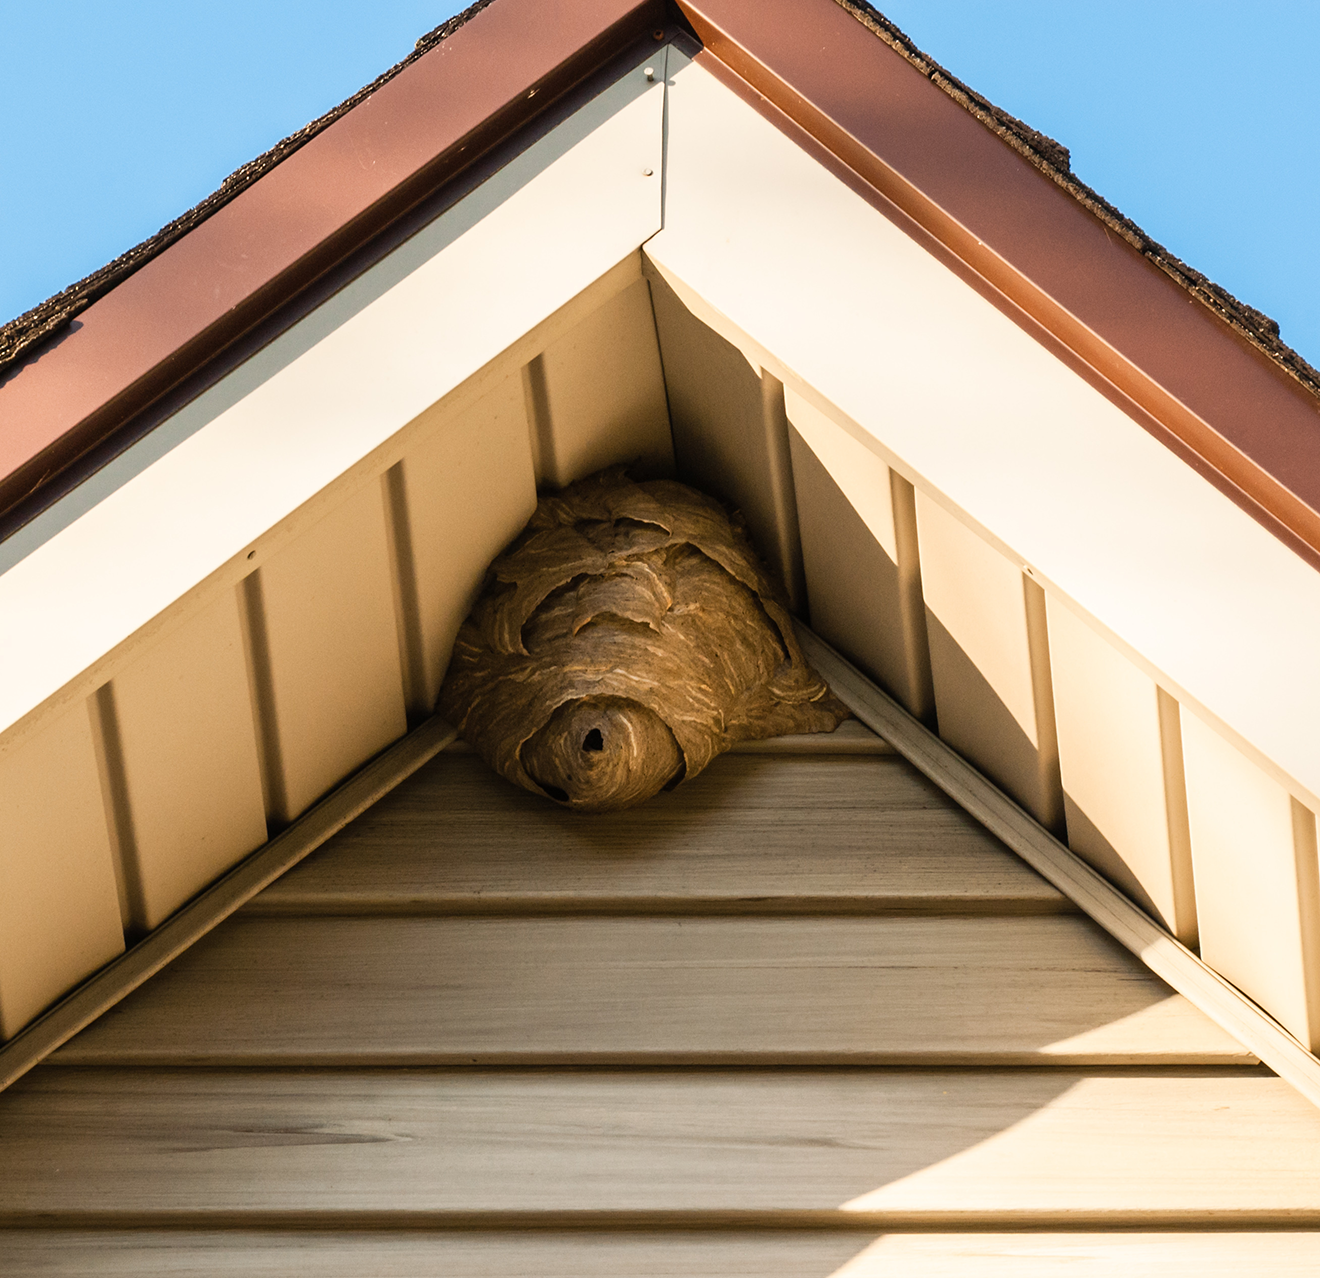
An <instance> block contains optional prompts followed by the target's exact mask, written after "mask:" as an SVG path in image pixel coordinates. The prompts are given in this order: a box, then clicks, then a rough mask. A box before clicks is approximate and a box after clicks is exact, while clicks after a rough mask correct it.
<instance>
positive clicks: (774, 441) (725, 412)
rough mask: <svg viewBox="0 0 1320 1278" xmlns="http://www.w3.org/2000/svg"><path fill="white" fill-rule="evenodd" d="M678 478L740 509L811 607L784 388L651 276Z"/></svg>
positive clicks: (793, 596)
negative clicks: (806, 593) (803, 582)
mask: <svg viewBox="0 0 1320 1278" xmlns="http://www.w3.org/2000/svg"><path fill="white" fill-rule="evenodd" d="M648 279H649V282H650V287H651V296H652V299H653V303H654V311H655V327H656V331H657V333H658V335H659V341H660V355H661V359H662V361H663V364H664V380H665V387H666V389H667V392H668V397H669V413H670V419H671V422H672V428H673V447H674V457H675V462H676V464H677V467H678V473H679V476H680V477H681V478H682V479H684V480H686V481H687V482H688V483H691V484H695V485H696V486H697V487H698V488H701V489H704V490H705V491H706V492H710V493H713V494H715V496H717V497H719V498H720V499H721V500H723V501H726V502H728V503H730V504H731V505H733V506H736V507H737V508H738V509H739V510H740V511H742V514H743V518H744V519H745V520H746V522H747V530H748V532H749V533H750V534H751V537H752V541H753V542H754V543H755V545H756V548H757V550H758V551H760V553H761V555H762V557H763V558H764V559H765V561H766V562H767V563H768V564H769V565H770V566H771V567H772V568H773V569H774V570H775V571H776V572H777V573H778V575H779V578H780V580H781V581H783V582H784V584H785V586H786V588H787V590H788V595H789V600H790V602H791V604H792V605H793V607H794V609H795V610H797V611H801V608H802V604H803V590H802V585H801V578H802V552H801V548H800V546H799V544H798V528H797V511H796V509H795V506H794V504H793V503H794V502H795V495H794V493H793V477H792V469H791V468H792V460H791V457H790V455H789V448H788V438H787V436H788V422H787V419H786V417H785V415H784V400H783V387H782V385H781V384H780V383H779V382H778V381H777V380H775V379H773V378H771V379H770V381H769V382H767V381H766V379H765V378H764V377H763V376H762V371H761V368H760V365H759V364H758V363H757V362H756V361H755V360H754V359H749V357H748V356H747V355H746V353H745V352H743V351H741V350H739V348H738V347H736V346H734V345H732V344H731V343H730V342H728V341H726V340H725V339H724V338H723V337H721V336H720V335H719V334H718V333H716V332H714V331H713V330H712V329H711V328H710V327H708V326H707V325H706V324H703V323H702V322H701V321H700V320H698V319H697V318H696V317H695V316H693V315H692V313H691V312H690V311H689V310H688V309H687V307H686V306H684V305H683V303H682V301H680V300H679V298H678V297H676V296H675V295H674V293H673V291H672V290H671V289H670V288H669V286H668V285H667V284H666V283H665V281H664V280H663V279H662V278H660V277H659V276H658V275H655V274H654V273H648Z"/></svg>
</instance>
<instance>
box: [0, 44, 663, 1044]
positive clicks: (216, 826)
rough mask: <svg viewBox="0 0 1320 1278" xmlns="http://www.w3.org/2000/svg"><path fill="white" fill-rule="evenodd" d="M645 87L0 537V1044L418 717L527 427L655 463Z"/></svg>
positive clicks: (650, 150) (652, 96)
mask: <svg viewBox="0 0 1320 1278" xmlns="http://www.w3.org/2000/svg"><path fill="white" fill-rule="evenodd" d="M654 60H655V55H654V54H652V55H651V56H650V57H649V58H648V59H647V62H648V63H651V62H653V61H654ZM663 94H664V90H663V76H662V77H661V78H660V81H658V82H655V81H652V80H651V79H648V78H647V77H645V76H644V74H643V65H642V64H639V65H638V66H637V67H635V68H633V69H631V70H629V71H627V72H625V73H624V74H623V75H622V76H621V77H620V79H619V80H618V81H616V83H615V84H614V85H612V86H610V87H608V88H607V89H605V90H604V91H603V92H602V93H601V94H600V95H598V96H597V97H596V98H594V99H592V100H591V101H590V102H588V103H587V104H585V105H584V106H583V107H582V108H581V109H580V110H579V111H578V112H577V113H576V114H575V115H574V116H572V117H570V118H569V119H568V120H566V121H565V122H563V123H562V124H560V125H558V126H556V128H554V129H552V130H550V132H549V133H548V134H547V135H546V136H545V137H544V138H542V139H541V140H540V141H538V142H536V143H534V144H533V145H532V147H530V148H529V149H528V150H527V151H525V152H523V153H522V154H521V155H519V156H518V157H517V158H516V159H514V160H513V161H512V162H511V163H509V164H508V165H506V166H505V167H504V168H502V169H500V170H499V171H498V172H497V173H496V174H495V175H494V176H493V177H492V178H490V179H489V180H488V181H487V182H486V183H484V184H483V185H482V186H480V187H478V188H477V189H476V190H475V191H474V192H473V193H472V195H470V196H468V197H465V199H463V200H461V201H459V202H458V204H456V205H455V206H453V207H452V208H450V209H448V210H446V211H445V212H443V213H442V214H441V215H440V216H439V217H438V218H437V219H436V220H435V222H434V223H432V224H431V225H430V226H428V227H426V228H424V229H423V230H422V231H421V232H419V233H418V234H417V235H415V236H413V237H412V238H411V239H410V240H408V241H406V242H405V243H404V244H403V245H401V246H400V247H399V248H398V249H396V250H394V251H393V252H392V253H391V254H390V255H388V256H387V257H385V258H384V259H382V260H381V261H380V262H378V263H377V264H376V265H374V266H372V267H370V268H369V269H368V270H367V271H366V272H365V274H364V275H363V276H361V277H360V278H359V279H358V280H355V281H354V282H353V283H352V284H350V285H349V286H348V287H346V288H345V289H343V290H341V291H340V292H339V293H337V294H336V295H335V296H334V297H333V298H331V299H330V300H329V301H328V302H326V303H325V304H324V305H323V306H322V307H321V308H320V309H319V310H317V311H315V312H313V313H312V314H311V315H309V316H308V317H307V318H306V319H304V320H302V321H300V322H299V323H297V324H295V325H294V326H293V327H292V328H291V329H289V330H288V331H286V332H285V333H283V334H281V335H280V336H279V337H277V338H276V339H275V340H274V341H273V342H272V343H271V345H270V346H269V347H267V348H266V349H265V350H263V351H262V352H260V353H259V354H258V355H256V356H254V357H253V359H252V360H250V361H249V362H248V363H247V364H245V365H243V366H242V367H241V368H239V369H238V370H236V371H235V372H234V373H233V374H230V375H229V376H228V377H227V378H225V379H223V380H222V381H221V382H220V383H218V384H217V385H216V386H215V387H213V388H212V389H211V390H209V391H207V392H205V393H203V394H202V395H201V396H200V397H199V398H198V399H197V400H195V401H193V402H192V403H191V404H190V405H189V406H188V407H187V408H186V409H184V410H183V411H182V412H181V413H180V414H179V415H178V417H177V418H174V419H170V421H168V422H166V423H164V424H163V426H162V427H161V428H159V429H158V431H157V432H155V433H154V434H153V435H151V436H148V437H147V438H146V439H145V440H144V441H142V443H141V444H140V445H135V446H133V447H132V448H130V449H129V450H128V452H127V453H125V454H124V456H123V457H121V458H120V459H118V460H117V461H116V462H115V463H113V464H112V465H111V466H110V467H107V468H106V470H105V472H103V473H102V474H100V475H98V476H97V477H96V478H95V479H94V480H93V481H91V483H92V488H93V489H95V492H94V493H92V496H91V497H90V498H89V497H87V495H86V494H78V495H76V496H77V502H76V503H75V505H76V509H74V508H73V507H70V510H69V512H68V513H66V512H65V511H64V510H63V509H62V508H52V510H51V511H50V512H48V513H47V514H46V515H44V516H42V517H41V519H39V520H38V521H37V523H36V524H35V525H34V526H33V527H32V528H30V529H26V530H24V532H23V534H22V538H21V539H22V540H23V546H22V547H21V548H20V550H19V551H16V552H15V553H14V554H13V555H12V556H11V558H10V560H9V566H8V568H7V571H5V572H4V573H3V574H0V611H3V612H4V613H5V615H6V617H7V618H11V619H13V624H12V625H10V626H9V627H7V628H6V629H5V631H4V633H3V635H0V662H2V663H3V664H5V665H6V668H9V669H11V670H21V671H23V673H24V678H23V679H22V680H17V679H15V680H10V681H8V682H7V683H6V684H5V685H4V688H3V689H0V691H2V692H3V694H4V695H3V696H0V875H2V876H3V879H2V881H0V886H2V887H3V900H2V901H0V914H3V918H2V919H0V923H2V924H3V932H2V934H0V1034H2V1035H3V1036H4V1037H10V1036H12V1035H13V1034H14V1033H16V1032H17V1031H18V1030H19V1029H21V1028H22V1026H23V1025H24V1024H26V1023H27V1022H28V1021H30V1020H31V1019H32V1017H33V1016H34V1015H36V1014H38V1013H39V1012H40V1011H41V1010H42V1009H43V1008H44V1007H46V1006H48V1005H49V1004H50V1003H51V1002H52V1001H53V1000H55V999H57V998H58V997H59V996H60V995H61V994H63V993H64V992H65V991H66V990H68V989H69V988H70V987H71V986H73V985H74V984H76V983H77V982H78V981H80V980H81V979H83V978H84V977H86V976H88V975H90V974H91V973H92V972H94V971H95V970H96V969H97V968H99V967H100V966H102V965H103V964H104V963H106V962H107V961H108V960H110V959H111V958H113V957H114V956H115V955H116V954H117V953H119V952H121V951H122V950H123V948H124V929H125V928H127V929H129V930H130V932H138V931H140V930H142V929H145V928H150V927H152V926H154V925H155V924H157V923H159V922H160V921H161V920H162V919H163V918H164V917H165V916H167V915H168V914H169V913H170V912H171V911H172V910H173V909H175V908H177V906H178V905H179V904H181V903H182V902H183V901H184V900H186V899H188V898H189V897H190V896H192V895H194V894H195V893H196V892H197V891H199V890H200V889H202V888H203V887H205V886H206V884H207V883H208V882H209V881H211V880H212V879H214V878H215V877H216V876H217V875H218V874H219V873H222V872H223V871H224V870H225V869H227V868H228V866H229V865H231V864H233V863H234V862H235V861H237V860H238V859H240V858H241V857H242V856H244V855H245V854H246V853H247V852H250V851H252V850H253V848H254V847H255V846H256V845H257V844H259V843H260V842H261V841H262V840H263V839H264V838H265V837H266V821H267V820H268V819H269V820H270V822H272V824H273V825H274V826H279V825H281V824H283V823H285V822H287V821H290V820H292V819H294V818H295V817H296V816H297V815H298V814H299V813H300V812H301V811H303V810H305V809H306V807H307V806H308V805H309V804H311V803H313V802H315V801H316V799H317V798H318V797H319V796H320V795H321V794H323V793H324V792H325V791H326V790H327V789H328V788H330V787H332V786H333V785H335V784H336V783H337V782H338V781H340V780H341V779H342V778H343V777H344V775H345V774H346V773H347V772H350V771H352V770H353V769H354V768H356V767H357V766H359V765H360V764H361V763H363V762H364V761H365V760H366V759H368V758H369V757H370V756H371V755H373V754H374V753H376V752H377V751H379V750H380V749H381V748H382V747H384V746H386V745H388V744H389V742H390V741H391V740H393V739H395V738H397V737H398V736H399V735H401V734H402V733H403V732H404V730H405V728H406V725H407V717H408V715H409V714H411V715H412V716H413V717H414V719H416V718H418V717H420V716H422V715H424V714H425V713H426V712H428V711H429V709H430V706H431V705H432V704H433V701H434V696H435V693H436V691H437V689H438V687H439V683H440V680H441V679H442V677H443V672H444V666H445V662H446V661H447V658H448V652H449V649H450V647H451V646H452V642H453V636H454V632H455V631H456V629H457V626H458V624H459V622H460V621H461V619H462V617H463V616H464V615H465V614H466V612H467V610H468V608H469V607H470V605H471V601H472V596H473V593H474V591H475V589H476V588H477V587H478V586H479V584H480V581H481V578H482V574H483V573H484V570H485V567H486V565H487V563H488V562H489V560H490V559H491V557H492V556H493V555H494V554H495V553H497V552H498V551H499V550H500V549H501V548H502V547H503V545H504V544H506V543H507V541H508V540H509V539H510V538H511V537H512V536H513V535H514V534H516V532H517V531H518V529H519V528H520V527H521V526H522V524H523V523H524V522H525V521H526V518H527V516H528V515H529V514H530V512H531V508H532V506H533V504H534V501H535V479H534V471H533V464H532V457H533V452H534V448H535V447H538V446H539V445H542V444H545V443H547V442H548V443H549V445H550V447H551V449H552V455H554V456H556V457H558V458H560V459H562V463H563V465H564V466H566V467H569V468H573V469H584V468H585V469H593V468H595V467H596V466H597V465H603V464H606V463H608V462H626V461H632V460H635V459H636V458H638V457H644V458H645V459H646V460H647V462H648V464H650V465H651V466H652V467H653V468H655V469H657V470H660V471H664V470H666V469H667V468H670V467H672V460H671V458H670V454H669V451H668V441H667V438H666V429H667V427H666V423H667V411H666V407H665V395H664V386H663V381H662V379H661V376H660V361H659V355H658V351H657V349H656V343H655V337H654V325H653V322H652V321H651V320H650V302H649V291H648V289H647V286H646V284H645V282H644V280H643V278H642V275H641V272H640V269H639V267H640V258H639V255H638V252H637V248H638V245H639V244H640V243H641V242H642V241H643V240H645V239H646V237H647V236H648V235H650V234H652V233H653V232H654V231H655V230H657V229H658V227H659V223H660V181H659V178H658V177H656V176H655V174H657V173H658V172H659V170H660V169H661V167H662V164H661V144H662V128H661V120H662V106H663ZM584 190H590V191H591V192H592V200H591V202H590V205H589V207H584V205H583V202H582V199H581V196H582V192H583V191H584ZM529 260H530V261H535V262H536V263H537V264H538V265H537V268H536V270H535V271H532V272H529V271H528V270H527V269H526V263H527V262H528V261H529ZM602 308H604V312H605V313H604V314H602V315H596V314H595V312H597V311H598V310H601V309H602ZM584 322H585V323H587V324H588V330H587V331H586V332H585V333H582V334H575V333H574V330H575V329H576V328H577V327H578V326H579V325H581V324H583V323H584ZM593 324H594V327H593V326H592V325H593ZM529 364H534V365H535V367H536V371H537V373H538V376H539V378H540V384H541V386H542V389H543V393H544V399H545V402H546V404H547V405H549V409H550V411H549V414H548V415H547V418H546V420H544V421H540V422H537V423H535V425H536V426H537V427H538V428H539V434H537V433H535V432H533V433H529V432H531V430H532V428H531V426H530V425H529V422H528V418H527V396H526V389H525V388H526V385H527V382H528V380H529V378H528V375H527V372H526V371H525V370H526V368H527V366H528V365H529ZM634 364H636V365H637V366H638V367H644V368H645V369H646V370H648V372H647V376H646V377H645V378H643V379H642V383H641V384H640V385H637V386H631V387H629V388H628V389H627V390H626V392H623V393H621V392H620V391H619V390H618V389H617V386H618V373H619V370H620V369H621V368H623V367H629V366H632V365H634ZM616 432H617V433H619V434H620V435H621V436H622V437H623V438H625V439H626V441H627V443H628V447H626V448H624V449H623V450H622V452H621V453H620V452H615V451H611V450H612V448H613V445H612V444H611V443H608V442H605V441H610V440H613V438H614V437H615V434H616ZM558 475H559V476H562V477H573V476H572V475H570V474H568V473H567V472H566V471H560V472H558ZM90 491H91V489H89V492H90ZM78 503H80V504H78ZM89 619H90V620H89ZM236 639H237V640H238V642H235V641H236ZM93 724H94V725H95V731H94V730H93Z"/></svg>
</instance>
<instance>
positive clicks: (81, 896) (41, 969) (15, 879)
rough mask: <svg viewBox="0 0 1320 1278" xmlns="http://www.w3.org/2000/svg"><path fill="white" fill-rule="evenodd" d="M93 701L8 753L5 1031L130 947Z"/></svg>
mask: <svg viewBox="0 0 1320 1278" xmlns="http://www.w3.org/2000/svg"><path fill="white" fill-rule="evenodd" d="M97 756H98V750H97V743H96V741H95V739H94V737H93V733H92V722H91V714H90V708H89V707H88V706H87V705H86V704H85V703H84V704H81V705H75V706H73V707H71V708H70V709H69V710H66V711H65V713H64V714H62V715H60V717H59V718H57V719H56V720H55V721H54V722H53V723H50V724H48V725H46V726H45V727H44V728H43V729H42V731H41V732H40V733H38V734H37V735H35V736H33V737H31V738H29V739H28V740H27V741H26V742H24V745H23V748H22V749H21V750H14V751H11V752H9V753H7V754H5V755H0V830H2V831H3V833H2V835H0V1035H3V1036H4V1037H5V1038H8V1037H10V1036H11V1035H13V1034H15V1033H17V1031H18V1030H20V1029H21V1028H22V1027H23V1025H24V1024H26V1023H27V1022H28V1021H29V1020H31V1019H32V1017H33V1016H35V1015H36V1014H37V1013H38V1012H40V1011H41V1009H42V1008H43V1007H45V1006H46V1005H47V1004H48V1003H49V1002H50V1001H51V1000H52V999H55V998H58V997H59V995H61V994H62V993H63V992H64V991H65V990H66V989H67V988H68V987H69V986H70V985H73V984H74V983H75V982H77V981H79V980H81V979H82V978H83V977H84V976H86V975H87V973H88V972H90V971H93V970H94V969H95V968H98V967H100V966H101V965H102V964H103V963H108V962H109V961H110V960H111V959H112V958H114V957H115V955H116V954H119V953H120V952H121V951H122V950H123V948H124V933H123V925H122V920H121V917H120V907H119V891H118V888H117V887H116V883H115V867H114V863H113V861H112V859H111V849H110V834H109V829H108V823H107V812H106V806H105V802H104V799H103V797H102V785H101V776H100V773H101V770H102V767H101V765H100V763H99V761H98V757H97Z"/></svg>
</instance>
